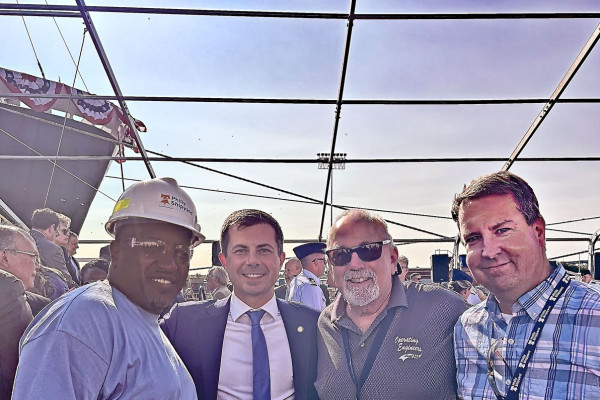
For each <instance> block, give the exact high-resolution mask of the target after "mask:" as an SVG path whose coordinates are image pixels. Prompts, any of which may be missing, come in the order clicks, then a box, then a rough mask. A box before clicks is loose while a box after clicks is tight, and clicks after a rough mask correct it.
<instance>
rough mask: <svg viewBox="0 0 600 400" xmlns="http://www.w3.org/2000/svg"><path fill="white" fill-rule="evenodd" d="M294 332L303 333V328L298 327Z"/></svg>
mask: <svg viewBox="0 0 600 400" xmlns="http://www.w3.org/2000/svg"><path fill="white" fill-rule="evenodd" d="M296 330H297V331H298V333H302V332H304V327H303V326H302V325H300V326H298V328H296Z"/></svg>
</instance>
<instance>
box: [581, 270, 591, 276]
mask: <svg viewBox="0 0 600 400" xmlns="http://www.w3.org/2000/svg"><path fill="white" fill-rule="evenodd" d="M586 275H592V273H591V272H590V270H589V269H582V270H581V276H586Z"/></svg>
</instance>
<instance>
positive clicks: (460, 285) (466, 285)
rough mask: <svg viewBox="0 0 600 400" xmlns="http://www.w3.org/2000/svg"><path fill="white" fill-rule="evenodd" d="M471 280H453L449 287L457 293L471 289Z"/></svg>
mask: <svg viewBox="0 0 600 400" xmlns="http://www.w3.org/2000/svg"><path fill="white" fill-rule="evenodd" d="M471 286H472V285H471V282H469V281H462V280H461V281H452V282H449V283H448V287H449V288H450V289H452V290H454V291H455V292H456V293H460V292H462V291H463V290H465V289H467V290H471Z"/></svg>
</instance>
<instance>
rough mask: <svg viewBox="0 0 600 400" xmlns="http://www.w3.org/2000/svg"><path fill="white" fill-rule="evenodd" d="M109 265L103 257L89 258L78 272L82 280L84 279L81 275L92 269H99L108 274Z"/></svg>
mask: <svg viewBox="0 0 600 400" xmlns="http://www.w3.org/2000/svg"><path fill="white" fill-rule="evenodd" d="M109 265H110V263H109V262H108V261H106V260H105V259H103V258H95V259H93V260H91V261H90V262H88V263H87V264H85V265H84V266H83V267H81V271H80V273H79V275H80V276H81V281H82V282H83V281H84V279H83V277H84V276H85V274H86V273H87V272H88V271H89V270H92V269H99V270H101V271H104V272H106V274H107V275H108V267H109Z"/></svg>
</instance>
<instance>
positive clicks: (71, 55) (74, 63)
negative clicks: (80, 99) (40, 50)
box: [45, 0, 90, 93]
mask: <svg viewBox="0 0 600 400" xmlns="http://www.w3.org/2000/svg"><path fill="white" fill-rule="evenodd" d="M45 1H46V5H48V0H45ZM52 20H53V21H54V24H55V25H56V29H58V34H59V35H60V37H61V39H62V41H63V43H64V44H65V48H66V49H67V52H68V53H69V57H71V61H73V65H74V66H75V67H76V69H77V72H76V74H79V78H81V82H82V83H83V87H85V91H86V92H88V93H89V91H90V90H89V89H88V87H87V85H86V83H85V80H83V75H81V71H79V68H77V65H78V64H79V60H78V61H77V62H75V58H73V54H72V53H71V49H70V48H69V45H68V44H67V41H66V40H65V37H64V36H63V33H62V30H61V29H60V26H58V21H56V17H52ZM86 32H87V29H86V28H85V27H84V28H83V40H82V41H81V50H80V51H79V59H81V53H82V51H83V42H84V41H85V34H86ZM73 87H75V83H73Z"/></svg>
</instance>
